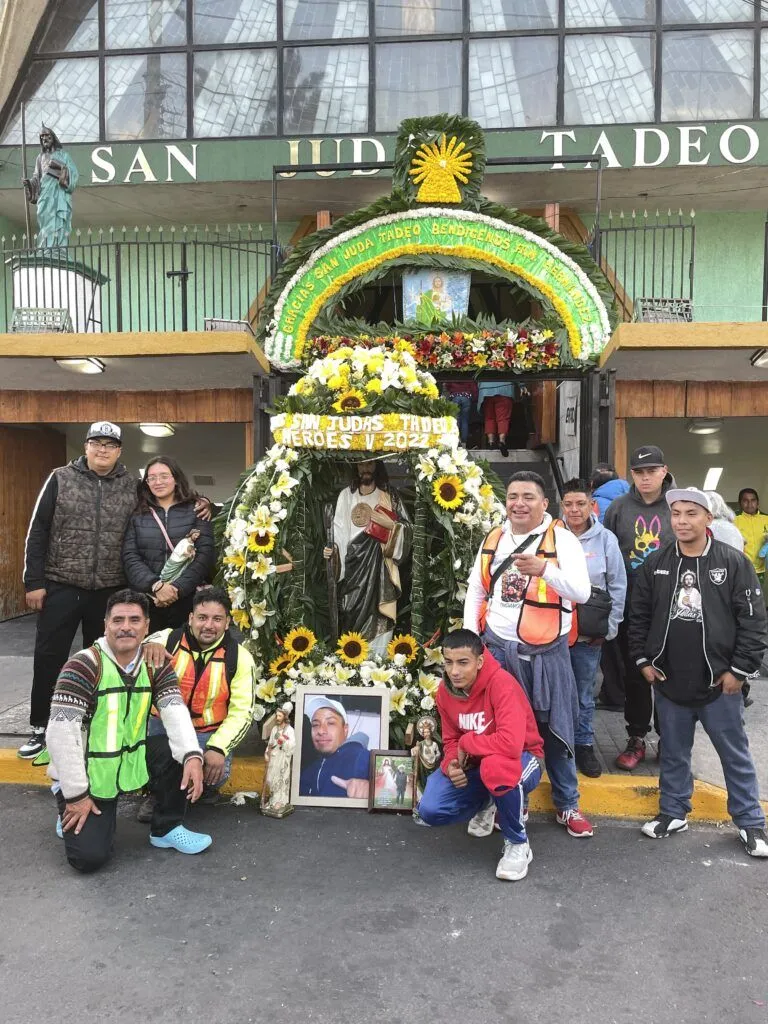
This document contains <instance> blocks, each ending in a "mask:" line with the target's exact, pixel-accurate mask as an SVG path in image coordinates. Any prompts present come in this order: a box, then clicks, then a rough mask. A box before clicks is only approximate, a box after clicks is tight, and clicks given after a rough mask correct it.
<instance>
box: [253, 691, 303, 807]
mask: <svg viewBox="0 0 768 1024" xmlns="http://www.w3.org/2000/svg"><path fill="white" fill-rule="evenodd" d="M291 711H293V705H292V704H291V703H290V701H288V702H286V703H285V704H283V705H281V706H280V707H279V708H278V709H277V711H276V712H275V725H274V726H273V727H272V731H271V732H270V734H269V739H268V740H267V749H266V751H265V753H264V760H265V761H266V763H267V770H266V774H265V778H264V790H263V792H262V800H261V813H262V814H266V815H268V816H269V817H270V818H285V817H286V816H287V815H289V814H291V813H292V812H293V810H294V807H293V804H292V803H291V802H290V796H291V761H292V760H293V752H294V750H295V749H296V735H295V733H294V731H293V726H292V725H291V719H290V715H291ZM265 797H266V799H265Z"/></svg>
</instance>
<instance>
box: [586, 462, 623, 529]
mask: <svg viewBox="0 0 768 1024" xmlns="http://www.w3.org/2000/svg"><path fill="white" fill-rule="evenodd" d="M589 485H590V487H591V489H592V498H593V499H594V502H595V505H596V506H597V507H596V512H597V518H598V520H599V521H600V522H601V523H602V521H603V520H604V519H605V513H606V512H607V511H608V506H609V505H610V504H611V502H612V501H613V499H614V498H620V497H621V496H622V494H627V492H628V491H629V484H628V483H627V481H626V480H622V479H621V477H620V476H619V474H618V473H617V472H616V467H615V466H612V465H611V464H610V462H598V464H597V465H596V466H595V468H594V469H593V470H592V478H591V480H590V481H589Z"/></svg>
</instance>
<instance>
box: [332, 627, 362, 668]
mask: <svg viewBox="0 0 768 1024" xmlns="http://www.w3.org/2000/svg"><path fill="white" fill-rule="evenodd" d="M336 653H337V654H338V656H339V657H340V658H341V660H342V661H346V663H347V664H348V665H359V664H360V663H361V662H362V661H365V659H366V658H367V657H368V641H367V640H366V639H365V637H364V636H363V635H362V633H345V634H344V635H343V636H342V637H340V638H339V646H338V647H337V648H336Z"/></svg>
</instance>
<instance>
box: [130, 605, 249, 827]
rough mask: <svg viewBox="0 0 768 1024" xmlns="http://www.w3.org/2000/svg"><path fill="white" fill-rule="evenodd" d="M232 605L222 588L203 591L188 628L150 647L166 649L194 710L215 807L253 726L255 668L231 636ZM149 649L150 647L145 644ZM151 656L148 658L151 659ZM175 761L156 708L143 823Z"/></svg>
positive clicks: (209, 799) (207, 799)
mask: <svg viewBox="0 0 768 1024" xmlns="http://www.w3.org/2000/svg"><path fill="white" fill-rule="evenodd" d="M231 607H232V606H231V604H230V600H229V597H228V595H227V592H226V591H225V590H222V589H221V587H201V589H200V590H198V591H197V593H196V594H195V596H194V598H193V599H192V612H191V613H190V616H189V621H188V623H187V625H186V626H182V627H181V628H180V629H173V630H171V629H164V630H160V632H158V633H153V634H152V636H151V637H150V638H149V640H148V641H147V644H148V645H154V644H161V645H162V647H163V648H164V650H165V651H167V652H168V654H169V655H170V657H171V665H172V666H173V669H174V672H175V673H176V676H177V678H178V680H179V689H180V690H181V695H182V698H183V700H184V703H185V704H186V705H187V707H188V708H189V713H190V715H191V716H192V724H193V725H194V727H195V732H196V733H197V741H198V743H199V745H200V750H201V751H202V752H203V775H204V781H205V790H204V792H203V798H202V802H203V803H215V802H216V801H217V800H218V796H219V790H220V788H221V787H222V786H223V785H224V783H225V782H226V781H227V779H228V778H229V774H230V771H231V768H232V755H233V753H234V751H235V748H236V747H238V746H239V744H240V743H242V741H243V740H244V739H245V736H246V734H247V733H248V730H249V729H250V727H251V723H252V721H253V719H252V717H251V716H252V712H253V703H254V700H255V692H254V691H255V686H256V666H255V664H254V661H253V658H252V656H251V654H250V653H249V652H248V651H247V650H246V648H245V647H243V645H242V644H239V643H238V642H237V640H236V639H235V638H234V637H233V636H232V634H231V632H230V629H229V627H230V610H231ZM145 646H146V645H145ZM147 656H148V657H149V655H147ZM170 757H171V750H170V747H169V745H168V738H167V736H166V729H165V724H164V722H163V719H162V715H160V716H158V712H157V709H156V708H153V709H152V717H151V718H150V720H149V739H148V743H147V760H148V763H149V772H150V779H151V783H150V789H151V790H152V791H153V795H152V796H150V797H149V798H148V799H147V800H145V801H144V802H143V803H142V805H141V807H140V808H139V813H138V815H137V818H138V820H139V821H151V820H152V816H153V814H154V810H155V796H154V789H155V782H154V780H155V776H156V775H157V774H158V773H160V774H162V772H163V770H164V765H165V764H166V763H167V762H168V760H169V759H170Z"/></svg>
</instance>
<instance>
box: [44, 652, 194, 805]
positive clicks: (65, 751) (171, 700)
mask: <svg viewBox="0 0 768 1024" xmlns="http://www.w3.org/2000/svg"><path fill="white" fill-rule="evenodd" d="M95 647H96V650H94V648H92V647H89V648H87V649H86V650H83V651H79V652H78V653H77V654H75V655H74V657H72V658H70V659H69V661H68V662H67V663H66V664H65V665H64V667H63V668H62V670H61V672H60V673H59V678H58V679H57V681H56V688H55V690H54V693H53V700H52V702H51V715H50V718H49V720H48V728H47V730H46V742H47V745H48V752H49V754H50V755H51V764H50V767H49V769H48V774H49V775H50V777H51V778H52V779H54V780H56V781H58V783H59V785H60V786H61V791H62V794H63V796H64V799H65V800H67V801H68V802H70V801H71V802H74V801H76V800H81V799H83V797H85V796H87V795H88V772H87V767H86V761H85V745H84V742H83V741H84V735H85V734H87V730H88V725H89V722H90V720H91V718H92V717H93V713H94V711H95V710H96V689H97V686H98V680H99V675H100V673H99V663H98V660H97V659H99V658H109V659H110V661H112V662H113V663H114V664H115V666H116V667H117V670H118V672H119V673H120V675H121V676H122V678H123V679H124V680H125V681H126V682H127V683H130V682H131V681H132V680H135V679H136V677H137V676H138V674H139V672H140V670H141V666H142V664H143V660H142V658H141V653H140V651H139V652H137V657H136V659H135V661H133V662H132V663H131V664H130V665H128V667H127V668H122V667H121V666H120V665H118V664H117V661H116V659H115V657H114V655H113V654H112V651H111V650H110V649H109V646H108V644H107V642H106V640H105V639H104V637H101V638H100V639H99V640H97V641H96V645H95ZM149 677H150V681H151V683H152V701H153V703H154V705H155V707H156V708H157V710H158V711H159V713H160V718H161V719H162V722H163V725H164V726H165V731H166V732H167V734H168V741H169V743H170V747H171V753H172V755H173V757H174V759H175V760H176V761H178V762H179V763H181V764H183V763H184V761H186V760H187V758H188V757H200V758H202V754H201V752H200V748H199V746H198V743H197V736H196V735H195V730H194V727H193V726H192V719H191V718H190V717H189V711H188V710H187V707H186V705H185V703H184V700H183V698H182V696H181V691H180V690H179V683H178V680H177V678H176V673H175V672H174V671H173V668H172V667H171V665H170V663H168V664H166V665H164V666H163V667H162V668H160V669H157V670H156V671H153V670H152V669H150V670H149Z"/></svg>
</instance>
